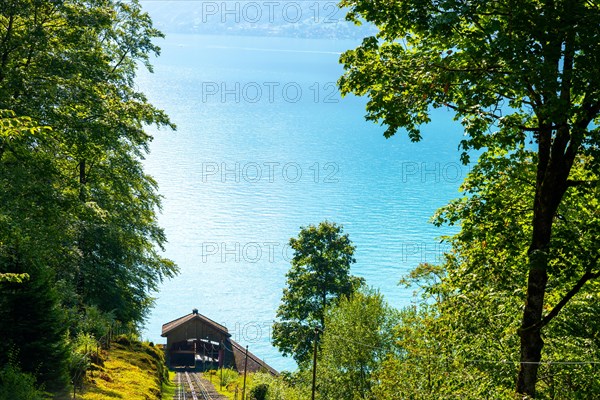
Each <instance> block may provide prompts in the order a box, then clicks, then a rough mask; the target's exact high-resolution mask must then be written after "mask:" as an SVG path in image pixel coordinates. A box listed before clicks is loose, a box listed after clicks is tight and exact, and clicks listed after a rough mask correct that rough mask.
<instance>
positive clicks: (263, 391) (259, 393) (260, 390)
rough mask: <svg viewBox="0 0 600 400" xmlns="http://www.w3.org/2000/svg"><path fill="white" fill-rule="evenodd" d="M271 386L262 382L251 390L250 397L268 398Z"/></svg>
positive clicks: (254, 398)
mask: <svg viewBox="0 0 600 400" xmlns="http://www.w3.org/2000/svg"><path fill="white" fill-rule="evenodd" d="M268 392H269V386H268V385H267V384H266V383H260V384H258V385H256V386H254V387H253V388H252V389H251V390H250V398H251V399H252V400H266V399H267V393H268Z"/></svg>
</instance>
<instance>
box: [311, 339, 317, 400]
mask: <svg viewBox="0 0 600 400" xmlns="http://www.w3.org/2000/svg"><path fill="white" fill-rule="evenodd" d="M318 339H319V328H315V343H314V346H313V376H312V397H311V399H312V400H315V389H316V384H317V340H318Z"/></svg>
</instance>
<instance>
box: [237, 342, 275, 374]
mask: <svg viewBox="0 0 600 400" xmlns="http://www.w3.org/2000/svg"><path fill="white" fill-rule="evenodd" d="M229 343H231V347H232V349H231V351H232V353H233V355H234V358H235V364H236V369H237V370H238V372H240V373H243V372H244V360H245V357H246V348H245V347H243V346H242V345H241V344H239V343H238V342H236V341H234V340H231V339H229ZM260 370H266V371H267V372H269V373H270V374H271V375H274V376H278V375H279V372H277V370H275V368H273V367H271V366H270V365H269V364H267V363H266V362H264V361H263V360H261V359H260V358H258V357H257V356H255V355H254V354H252V353H251V352H250V351H248V371H251V372H257V371H260Z"/></svg>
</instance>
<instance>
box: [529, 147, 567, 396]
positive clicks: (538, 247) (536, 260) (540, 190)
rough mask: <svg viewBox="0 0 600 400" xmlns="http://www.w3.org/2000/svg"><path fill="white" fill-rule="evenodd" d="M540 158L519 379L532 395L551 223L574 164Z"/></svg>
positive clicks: (539, 355)
mask: <svg viewBox="0 0 600 400" xmlns="http://www.w3.org/2000/svg"><path fill="white" fill-rule="evenodd" d="M555 142H556V141H555ZM540 144H541V145H542V146H543V145H544V143H540ZM555 144H556V143H555ZM547 154H549V153H547ZM553 156H554V154H553ZM540 161H541V164H540V165H538V175H537V185H536V195H535V199H534V212H533V221H532V225H533V235H532V238H531V245H530V247H529V250H528V258H529V276H528V279H527V295H526V299H525V308H524V310H523V319H522V322H521V328H520V330H519V335H520V338H521V359H520V361H521V365H520V369H519V375H518V378H517V392H518V393H521V394H525V395H528V396H531V397H535V394H536V390H535V386H536V383H537V375H538V369H539V367H540V361H541V359H542V348H543V347H544V340H543V339H542V332H541V331H542V326H541V321H542V317H543V311H544V296H545V294H546V286H547V283H548V251H549V249H550V239H551V238H552V223H553V220H554V217H555V215H556V211H557V209H558V205H559V204H560V202H561V200H562V198H563V195H564V194H565V192H566V190H567V177H568V174H569V170H570V167H571V162H565V161H570V160H565V158H564V157H559V156H555V157H548V158H547V159H546V158H545V157H543V156H542V157H540Z"/></svg>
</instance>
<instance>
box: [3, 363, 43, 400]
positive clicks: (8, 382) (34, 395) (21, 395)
mask: <svg viewBox="0 0 600 400" xmlns="http://www.w3.org/2000/svg"><path fill="white" fill-rule="evenodd" d="M46 398H47V397H46V396H45V394H44V392H42V391H41V390H39V389H38V388H37V387H36V385H35V378H34V377H33V376H32V375H30V374H26V373H24V372H21V370H20V369H19V368H17V367H14V366H12V365H10V364H9V365H6V366H5V367H4V368H2V369H0V400H43V399H46Z"/></svg>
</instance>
